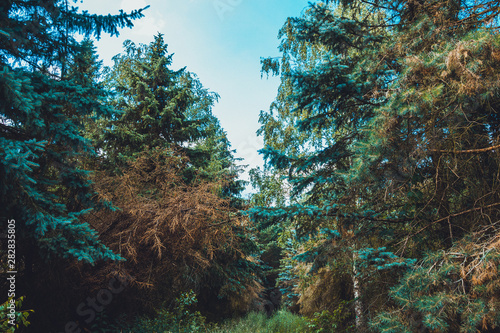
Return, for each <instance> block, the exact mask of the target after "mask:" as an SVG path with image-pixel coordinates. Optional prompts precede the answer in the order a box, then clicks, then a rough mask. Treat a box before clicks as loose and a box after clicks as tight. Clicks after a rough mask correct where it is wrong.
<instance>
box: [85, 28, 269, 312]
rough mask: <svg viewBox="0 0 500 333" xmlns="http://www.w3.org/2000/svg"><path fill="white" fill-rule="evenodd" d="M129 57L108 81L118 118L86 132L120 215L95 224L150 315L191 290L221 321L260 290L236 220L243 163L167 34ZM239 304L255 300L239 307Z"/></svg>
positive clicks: (247, 240)
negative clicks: (176, 61)
mask: <svg viewBox="0 0 500 333" xmlns="http://www.w3.org/2000/svg"><path fill="white" fill-rule="evenodd" d="M124 47H125V52H124V53H123V54H120V55H117V56H116V57H115V58H114V61H115V64H114V66H113V68H111V69H109V71H108V72H107V74H106V84H107V85H108V87H109V88H110V89H111V90H113V94H112V95H111V96H110V99H109V103H110V105H112V106H113V108H114V109H115V110H117V113H116V115H115V116H114V117H112V118H110V119H108V120H102V121H100V122H99V123H93V122H89V123H88V124H87V128H88V129H89V134H88V137H89V138H91V139H92V141H93V142H94V144H95V145H96V150H98V151H99V152H100V155H99V158H98V159H95V160H91V161H89V162H88V163H90V164H91V165H92V167H93V168H94V169H95V170H96V178H95V179H96V190H97V191H98V192H99V193H100V195H101V196H102V198H103V199H104V200H109V201H111V202H113V203H114V204H115V205H116V206H117V208H119V212H115V213H112V212H109V211H104V212H102V213H98V214H94V215H93V216H90V217H89V219H88V221H89V223H90V224H92V225H93V226H95V227H96V229H97V230H99V231H100V233H101V236H102V238H103V239H104V240H105V242H106V244H110V246H112V248H113V249H114V250H116V251H118V252H120V253H121V254H122V255H123V256H124V257H125V258H126V259H127V260H128V262H127V263H125V264H123V265H122V269H124V270H126V271H127V272H128V273H129V274H131V275H133V276H134V277H135V278H134V280H135V286H136V287H148V291H147V292H145V291H143V290H140V291H137V290H138V289H136V291H137V295H135V296H134V298H136V297H137V298H139V299H140V301H141V302H142V304H143V305H144V310H145V311H150V310H151V309H153V308H155V307H160V306H162V305H164V304H165V303H166V304H169V302H173V300H174V299H175V297H177V296H179V293H181V292H187V291H189V290H193V291H195V292H196V293H197V294H198V295H199V297H198V298H199V300H200V306H205V307H206V308H205V310H207V311H209V312H210V315H212V316H214V317H217V316H220V315H223V314H224V313H226V311H228V310H231V309H233V308H234V309H233V310H235V311H237V310H239V309H238V307H239V308H244V307H245V306H248V304H249V302H250V300H251V299H252V297H253V295H254V294H255V292H254V291H253V290H258V289H259V284H258V283H257V276H256V273H257V271H258V265H257V264H256V263H254V262H252V260H251V257H252V256H253V255H254V253H255V251H256V249H255V246H254V244H253V241H252V239H251V233H250V230H249V226H248V225H247V223H246V219H245V218H243V217H242V216H241V215H240V214H239V213H238V209H240V208H242V207H243V204H244V201H243V199H242V198H241V197H240V192H241V190H242V188H243V186H242V183H241V182H240V181H238V180H237V176H238V172H239V170H238V168H237V167H236V163H235V161H236V159H235V158H234V156H233V152H232V151H231V150H230V143H229V141H228V140H227V137H226V134H225V132H224V131H223V129H222V128H221V126H220V124H219V121H218V120H217V118H216V117H214V116H213V115H212V106H213V103H214V102H215V101H216V99H217V97H218V96H217V95H216V94H214V93H211V92H209V91H208V90H207V89H205V88H203V86H202V84H201V83H200V82H199V81H198V79H197V78H196V76H195V75H194V74H192V73H189V72H188V71H186V69H185V68H183V69H181V70H177V71H174V70H172V69H171V68H170V66H171V61H172V55H170V54H168V52H167V45H166V44H165V42H164V40H163V37H162V35H161V34H158V35H156V36H155V37H154V40H153V42H151V43H150V44H149V45H140V46H136V45H135V44H133V43H132V42H131V41H126V42H125V44H124ZM108 270H109V267H104V268H103V269H101V270H100V271H99V272H98V274H106V272H107V271H108ZM245 289H246V291H245ZM132 292H133V291H132ZM240 294H247V295H248V296H249V297H248V298H247V299H246V300H244V301H243V302H240V301H241V299H244V297H241V295H240ZM135 302H137V301H135ZM238 302H239V303H240V304H241V305H240V304H238ZM214 309H217V311H214ZM217 312H218V313H217Z"/></svg>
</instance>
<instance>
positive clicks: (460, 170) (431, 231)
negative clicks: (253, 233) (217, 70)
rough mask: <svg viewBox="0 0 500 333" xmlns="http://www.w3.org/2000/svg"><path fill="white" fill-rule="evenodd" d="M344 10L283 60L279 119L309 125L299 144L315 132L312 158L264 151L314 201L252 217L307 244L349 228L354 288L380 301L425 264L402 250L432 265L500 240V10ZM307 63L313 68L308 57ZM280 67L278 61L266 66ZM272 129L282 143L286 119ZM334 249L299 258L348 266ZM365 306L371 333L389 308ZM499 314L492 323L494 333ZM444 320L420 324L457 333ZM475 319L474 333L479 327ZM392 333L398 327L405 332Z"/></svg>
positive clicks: (409, 4)
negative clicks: (398, 273) (387, 277)
mask: <svg viewBox="0 0 500 333" xmlns="http://www.w3.org/2000/svg"><path fill="white" fill-rule="evenodd" d="M330 3H331V4H333V6H331V5H328V4H322V3H318V4H316V5H313V6H312V7H311V8H310V10H309V11H308V12H306V13H305V15H304V16H303V17H301V18H297V19H292V20H290V21H289V22H288V27H289V28H288V30H287V35H286V38H285V42H284V44H282V45H287V44H286V43H291V45H292V47H289V48H288V49H286V50H290V51H291V52H290V53H285V52H284V57H283V60H284V61H285V67H283V66H282V68H284V69H285V71H284V72H283V74H282V86H281V88H280V89H281V90H280V93H282V92H283V91H286V94H285V97H286V98H281V99H278V102H279V103H283V102H282V101H284V102H285V103H286V105H288V109H289V110H290V112H288V111H286V112H280V110H279V109H278V113H279V117H283V116H285V117H286V118H287V121H289V122H292V123H294V124H295V126H296V128H297V131H296V133H294V132H293V131H292V132H291V133H292V136H293V137H294V138H296V140H297V139H298V138H300V137H301V136H302V137H304V136H305V140H304V141H302V142H305V144H304V148H303V150H302V152H298V153H297V152H294V151H293V150H291V149H290V148H287V147H279V146H276V145H274V142H276V140H273V139H266V143H269V144H268V146H267V147H266V148H265V149H264V150H263V154H264V156H265V157H266V158H267V161H268V163H269V165H271V166H273V167H275V168H276V169H278V170H285V171H287V173H288V175H289V176H288V181H289V182H290V183H292V184H293V185H294V190H295V193H297V194H299V195H302V196H303V198H304V201H303V202H302V203H300V204H296V205H291V206H289V207H286V208H279V209H273V208H271V209H269V208H267V209H258V208H254V209H252V210H251V211H250V214H251V215H252V216H253V217H254V219H274V220H276V219H281V220H282V221H285V220H287V221H291V222H292V226H293V230H296V231H297V234H298V236H299V237H298V238H299V239H300V236H306V239H307V237H311V236H313V237H315V238H316V239H318V236H316V235H318V233H319V234H321V230H322V228H326V230H325V232H326V233H331V234H332V235H334V233H333V231H332V230H334V231H336V232H338V234H335V237H333V238H334V239H335V238H336V237H337V238H338V237H340V239H337V240H336V241H335V242H333V244H337V245H339V244H342V246H343V248H344V249H346V248H350V249H351V250H350V252H351V255H350V256H347V257H345V258H346V260H349V259H348V258H349V257H350V258H351V259H350V260H351V261H352V269H353V270H352V272H350V274H351V276H352V277H353V282H352V283H353V284H352V288H353V289H355V288H356V280H358V282H361V285H359V284H358V286H359V287H360V288H361V289H360V291H364V292H365V293H366V292H369V289H367V283H368V282H369V281H371V282H370V283H374V282H375V283H376V281H377V276H378V277H379V278H380V276H383V275H380V274H382V272H383V271H385V270H387V269H395V268H396V267H406V266H407V265H408V264H411V261H408V260H402V259H398V258H396V256H395V255H394V253H393V252H395V251H397V250H399V254H400V255H401V254H404V255H405V256H407V257H410V258H422V256H423V253H422V252H423V251H422V250H423V249H428V250H431V251H434V250H439V249H442V250H445V251H448V250H449V249H450V248H451V247H452V246H453V244H454V243H455V242H457V241H459V240H461V239H466V238H464V237H466V236H467V235H468V234H470V233H471V232H479V231H481V230H484V229H487V230H489V232H488V233H486V234H489V235H495V234H496V231H495V230H496V228H495V227H493V225H494V224H495V222H496V221H497V220H498V207H497V205H498V202H499V201H498V197H497V190H496V187H497V176H496V175H497V172H498V159H497V155H496V149H497V148H498V147H497V146H498V144H497V139H498V138H497V128H498V124H497V116H496V114H497V109H496V107H497V98H498V80H497V75H498V73H497V71H496V68H497V59H498V58H497V56H496V53H497V50H496V48H497V46H496V45H498V34H497V33H496V29H497V25H496V24H497V19H496V16H497V14H498V13H497V9H495V5H494V4H495V3H494V2H492V1H479V2H474V3H465V2H459V1H374V2H364V1H359V2H358V1H335V2H330ZM334 6H338V7H336V9H334ZM488 29H489V30H488ZM316 50H320V51H321V52H322V54H321V57H314V54H315V52H316ZM290 54H291V55H292V56H295V57H296V58H290ZM301 55H302V56H301ZM304 55H305V57H306V59H307V57H309V59H310V61H308V62H307V63H306V64H303V63H301V62H300V61H296V59H297V58H298V59H299V60H300V59H301V57H302V59H303V57H304ZM289 59H291V60H289ZM282 65H283V64H282ZM273 66H274V67H273ZM276 66H277V63H276V62H275V61H272V60H266V61H265V62H264V69H266V68H267V69H271V70H274V71H275V72H276V71H278V70H279V68H278V67H276ZM286 66H288V68H287V67H286ZM282 70H283V69H282ZM280 101H281V102H280ZM263 120H264V122H263V131H264V132H265V135H267V137H268V138H271V136H272V133H273V128H275V127H276V126H274V125H273V124H274V123H275V120H274V119H273V118H272V115H271V114H269V115H267V117H266V118H265V119H263ZM282 137H285V135H282ZM328 230H330V231H328ZM482 235H485V233H482ZM485 237H486V236H485ZM331 244H332V242H329V241H324V242H322V244H319V246H315V247H314V248H313V249H311V250H309V251H305V252H304V253H303V254H302V255H300V256H297V259H300V260H302V261H313V262H314V263H315V264H320V263H321V262H322V263H323V264H328V262H330V263H335V262H337V261H338V258H340V257H338V256H335V254H334V253H336V252H335V251H333V252H332V247H331ZM385 247H387V249H384V248H385ZM333 249H335V247H334V248H333ZM431 257H432V256H431ZM325 258H326V260H325ZM432 258H434V257H432ZM426 260H427V259H426ZM437 260H438V259H437ZM381 263H382V264H381ZM434 264H436V262H433V263H430V264H429V265H430V267H432V265H434ZM424 266H425V265H424ZM313 267H314V266H313ZM424 269H425V268H424ZM429 269H430V268H429ZM416 271H418V270H416ZM411 272H412V271H410V272H409V273H408V274H410V275H407V277H405V279H406V280H405V281H403V282H402V285H405V283H406V285H407V284H408V283H410V279H411V276H412V275H411ZM445 273H446V272H445ZM363 276H364V278H363ZM380 281H381V280H380ZM383 285H386V284H385V283H384V284H378V285H377V286H378V288H379V289H381V290H382V293H383V290H384V288H383V287H382V286H383ZM372 289H373V288H372ZM385 290H386V289H385ZM354 294H355V292H354ZM394 295H395V297H400V294H394ZM407 295H408V294H407ZM412 295H415V293H414V294H412ZM421 295H422V294H421ZM382 296H383V295H382ZM352 297H353V298H354V299H355V300H356V299H358V300H360V301H361V302H356V301H355V302H354V308H355V310H356V311H355V313H356V319H359V320H357V321H356V324H357V326H358V328H360V329H361V328H363V326H365V328H366V320H364V318H366V315H368V316H370V315H371V314H370V313H373V312H376V311H378V310H380V309H377V308H376V307H373V306H372V307H371V308H366V307H365V308H364V309H363V308H362V307H361V306H363V302H362V301H363V300H364V299H365V298H364V297H363V294H362V293H361V294H360V297H357V296H356V295H352ZM372 304H373V303H372ZM422 304H430V303H422ZM436 304H437V303H436ZM358 305H359V306H360V307H358ZM436 306H438V308H439V309H444V308H443V307H442V306H440V305H436ZM413 309H415V308H413ZM419 309H420V310H421V308H419ZM420 310H418V311H420ZM418 311H416V312H418ZM466 311H470V310H466ZM434 313H435V311H433V310H431V309H430V308H429V311H428V312H426V314H427V315H429V316H431V317H432V316H433V314H434ZM442 313H446V311H445V310H443V312H442ZM483 313H486V312H483ZM406 318H408V317H406ZM416 318H417V319H416ZM489 318H490V317H489V316H487V315H484V316H483V317H482V319H483V320H484V323H487V322H488V323H489V324H487V325H490V324H494V323H495V321H494V320H493V321H489ZM413 319H414V320H418V315H416V316H415V317H413ZM431 319H432V318H430V319H429V320H427V319H426V321H424V322H423V323H422V321H420V322H421V323H422V325H423V326H424V327H427V328H429V329H438V330H442V331H446V330H447V329H448V327H449V326H447V325H449V324H450V322H453V320H454V317H452V316H450V317H446V318H444V319H443V318H438V319H436V320H437V321H438V322H439V323H444V324H442V325H441V324H439V323H438V324H436V321H433V320H431ZM455 319H456V318H455ZM474 320H475V321H474V323H475V324H473V325H472V326H470V325H469V326H467V327H468V328H467V329H472V328H471V327H476V328H477V327H478V326H477V325H478V323H479V319H477V320H476V319H474ZM377 323H379V324H380V322H377ZM391 323H392V324H394V322H391ZM392 324H388V325H387V326H385V328H384V331H387V332H392V331H394V332H396V331H397V332H399V331H404V330H405V329H404V328H403V326H400V327H399V328H396V327H395V326H391V325H392ZM376 327H377V324H374V328H376ZM391 327H392V329H393V330H391ZM464 327H465V326H464ZM451 331H453V329H452V330H451Z"/></svg>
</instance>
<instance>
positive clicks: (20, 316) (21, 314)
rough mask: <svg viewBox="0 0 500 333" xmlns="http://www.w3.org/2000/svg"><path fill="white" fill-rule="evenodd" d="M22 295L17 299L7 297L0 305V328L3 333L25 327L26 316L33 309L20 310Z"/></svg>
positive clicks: (12, 332)
mask: <svg viewBox="0 0 500 333" xmlns="http://www.w3.org/2000/svg"><path fill="white" fill-rule="evenodd" d="M23 300H24V296H23V297H19V298H18V299H17V300H14V299H12V298H10V299H8V300H7V301H6V302H5V303H3V304H1V305H0V329H1V330H2V332H5V333H14V332H15V331H16V330H17V329H18V328H20V327H27V326H28V325H29V324H30V322H29V321H28V316H29V314H30V312H33V310H20V309H21V306H22V304H23Z"/></svg>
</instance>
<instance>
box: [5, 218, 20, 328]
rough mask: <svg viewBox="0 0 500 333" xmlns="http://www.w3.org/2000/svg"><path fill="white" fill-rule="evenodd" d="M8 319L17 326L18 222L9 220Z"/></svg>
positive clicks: (12, 324)
mask: <svg viewBox="0 0 500 333" xmlns="http://www.w3.org/2000/svg"><path fill="white" fill-rule="evenodd" d="M5 237H6V238H7V285H8V291H7V298H8V300H9V303H8V305H7V318H8V322H9V325H11V326H16V300H15V298H16V274H17V270H16V220H14V219H11V220H7V234H6V235H5Z"/></svg>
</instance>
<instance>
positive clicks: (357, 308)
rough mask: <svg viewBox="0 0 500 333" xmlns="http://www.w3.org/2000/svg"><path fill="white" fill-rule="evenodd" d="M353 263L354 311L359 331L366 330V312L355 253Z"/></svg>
mask: <svg viewBox="0 0 500 333" xmlns="http://www.w3.org/2000/svg"><path fill="white" fill-rule="evenodd" d="M353 259H354V260H353V264H352V285H353V292H354V313H355V314H356V330H357V332H364V331H365V328H366V319H365V313H364V309H363V302H362V299H361V296H362V295H361V285H360V280H359V276H358V275H357V273H358V272H357V270H356V260H355V255H353Z"/></svg>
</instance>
